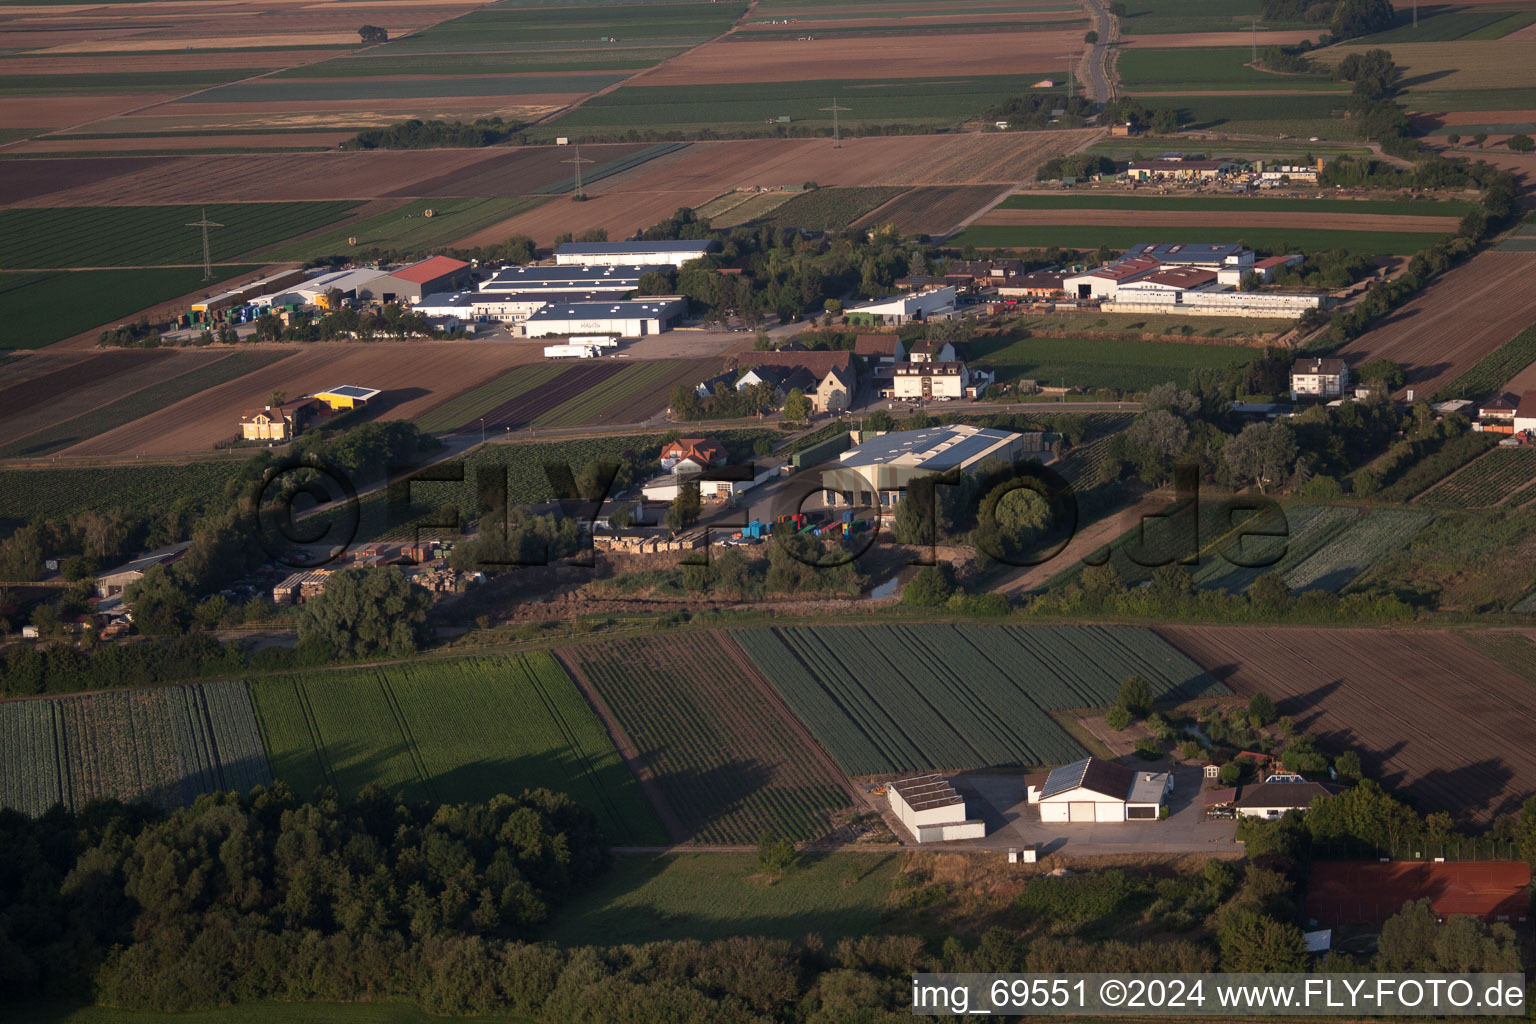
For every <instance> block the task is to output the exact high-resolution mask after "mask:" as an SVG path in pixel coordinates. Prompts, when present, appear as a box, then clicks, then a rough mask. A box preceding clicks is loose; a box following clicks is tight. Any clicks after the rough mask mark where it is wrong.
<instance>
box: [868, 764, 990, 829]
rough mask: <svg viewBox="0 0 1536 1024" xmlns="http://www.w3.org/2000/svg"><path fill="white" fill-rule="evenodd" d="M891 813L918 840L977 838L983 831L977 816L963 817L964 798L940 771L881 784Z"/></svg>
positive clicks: (964, 815) (984, 826)
mask: <svg viewBox="0 0 1536 1024" xmlns="http://www.w3.org/2000/svg"><path fill="white" fill-rule="evenodd" d="M885 791H886V794H887V796H888V798H889V799H890V802H891V813H892V814H894V815H895V816H896V820H897V821H899V822H901V824H902V825H903V826H904V827H905V828H906V830H907V831H908V832H910V833H912V835H913V837H914V838H915V839H916V840H917V841H918V842H919V843H940V842H945V841H947V840H950V839H981V838H983V837H984V836H986V834H987V826H986V823H985V822H983V821H982V820H981V819H980V818H967V817H966V810H965V798H964V797H962V796H961V795H960V794H959V793H957V792H956V791H955V787H954V786H952V785H950V783H949V780H948V779H946V778H944V776H942V775H938V774H933V775H917V776H914V777H913V778H910V779H901V780H899V781H897V782H892V783H890V784H889V785H888V786H886V787H885Z"/></svg>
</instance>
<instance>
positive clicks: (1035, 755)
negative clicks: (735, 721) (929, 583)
mask: <svg viewBox="0 0 1536 1024" xmlns="http://www.w3.org/2000/svg"><path fill="white" fill-rule="evenodd" d="M734 636H735V637H736V639H737V641H738V642H739V643H740V644H741V646H742V649H743V650H745V651H746V652H747V654H748V656H749V657H751V659H752V660H753V662H754V663H756V665H757V666H758V668H759V669H760V670H761V671H762V672H763V674H764V675H765V676H766V677H767V678H768V680H769V682H771V683H772V684H773V685H774V687H775V688H777V689H778V691H779V692H780V694H782V695H783V697H784V700H785V702H786V703H788V704H789V706H790V707H791V708H793V709H794V711H795V713H796V714H798V715H799V716H800V719H801V721H803V722H805V723H806V725H807V726H809V728H810V729H811V731H812V733H814V734H815V736H816V738H817V739H818V740H820V741H821V744H822V746H823V747H825V748H826V749H827V751H828V752H829V753H831V755H832V756H833V757H834V758H836V759H837V762H838V764H839V765H840V766H841V767H842V769H843V770H844V771H845V772H847V773H848V774H850V775H877V774H884V773H888V772H906V771H917V770H923V769H945V770H952V769H964V768H978V767H983V766H996V765H1029V766H1034V765H1053V764H1060V763H1063V762H1067V761H1071V760H1074V759H1076V758H1078V757H1081V756H1082V754H1083V749H1082V747H1080V746H1079V745H1078V743H1077V741H1076V740H1074V739H1073V738H1072V737H1071V736H1069V735H1068V734H1067V733H1066V732H1064V731H1063V730H1062V729H1061V728H1060V726H1058V725H1057V724H1056V722H1055V721H1054V719H1052V717H1051V715H1050V712H1051V711H1052V710H1059V709H1065V708H1079V707H1102V706H1106V705H1108V704H1112V703H1114V701H1115V699H1116V697H1117V695H1118V693H1119V687H1120V683H1121V682H1122V681H1123V680H1124V679H1125V678H1126V677H1127V676H1130V675H1141V676H1143V677H1144V678H1145V679H1146V680H1147V682H1148V685H1149V686H1150V687H1151V689H1152V692H1153V695H1154V696H1155V697H1157V698H1159V699H1165V700H1171V701H1183V700H1188V699H1191V698H1193V697H1199V696H1211V695H1215V694H1220V693H1224V692H1226V691H1225V688H1224V687H1223V686H1222V685H1221V684H1220V683H1218V682H1216V681H1215V680H1214V679H1212V678H1211V677H1210V676H1208V675H1206V674H1205V673H1204V672H1203V671H1201V670H1199V668H1198V667H1197V666H1195V665H1194V664H1192V663H1191V662H1189V661H1188V660H1187V659H1186V658H1183V657H1181V656H1179V655H1178V654H1176V652H1174V651H1172V650H1171V649H1169V648H1168V647H1167V645H1166V644H1164V643H1162V642H1161V641H1160V640H1158V638H1157V637H1156V636H1155V635H1154V634H1152V633H1149V632H1147V631H1144V630H1139V629H1130V628H1123V627H1100V626H1086V627H1049V626H1042V627H1034V628H1016V627H1004V626H943V625H933V626H928V625H921V626H874V627H859V626H847V627H828V628H820V629H818V628H804V627H800V628H783V629H748V630H741V631H739V632H736V633H735V634H734Z"/></svg>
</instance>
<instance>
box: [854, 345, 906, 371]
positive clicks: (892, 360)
mask: <svg viewBox="0 0 1536 1024" xmlns="http://www.w3.org/2000/svg"><path fill="white" fill-rule="evenodd" d="M853 354H854V355H856V356H861V357H862V358H863V359H864V362H865V363H867V364H868V365H869V368H870V371H871V372H872V373H874V374H875V375H876V376H877V377H879V376H886V377H888V376H890V373H891V367H892V366H894V365H896V364H897V363H899V362H901V361H902V359H904V358H905V357H906V349H904V348H903V347H902V344H901V338H899V337H897V336H896V335H894V334H861V335H859V336H858V337H857V338H855V339H854V341H853Z"/></svg>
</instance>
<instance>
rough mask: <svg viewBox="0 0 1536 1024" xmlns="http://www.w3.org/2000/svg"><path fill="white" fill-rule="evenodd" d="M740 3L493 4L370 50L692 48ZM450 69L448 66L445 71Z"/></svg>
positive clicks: (721, 27)
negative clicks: (616, 45)
mask: <svg viewBox="0 0 1536 1024" xmlns="http://www.w3.org/2000/svg"><path fill="white" fill-rule="evenodd" d="M745 9H746V5H745V4H744V3H740V2H735V3H718V4H717V3H668V4H649V5H623V6H620V5H600V6H595V7H587V6H585V5H584V6H582V7H581V8H580V9H579V10H576V9H572V8H570V7H550V8H548V9H529V8H526V7H503V6H502V5H501V4H493V5H491V6H489V7H484V8H481V9H480V10H477V11H471V12H470V13H468V14H465V15H462V16H460V17H458V18H454V19H453V20H451V21H445V22H442V23H440V24H437V25H433V26H431V27H430V28H426V29H423V30H421V31H420V32H416V33H413V34H411V35H409V36H406V37H405V38H403V39H397V40H395V41H393V42H389V43H386V44H384V45H383V46H380V47H377V48H374V49H372V50H370V51H369V52H370V54H371V55H377V56H381V57H391V56H395V55H397V54H411V53H430V52H453V53H459V52H463V51H471V52H472V51H484V50H495V49H500V48H503V47H505V46H506V45H508V44H516V45H526V44H530V43H567V44H569V43H580V44H583V45H582V47H581V49H582V50H583V52H584V53H586V54H587V55H589V56H590V55H591V54H592V53H594V52H597V53H600V52H603V51H604V48H605V47H606V46H608V45H610V44H609V43H605V42H603V39H604V37H607V38H608V39H610V40H620V41H622V42H623V43H624V44H630V45H633V44H634V43H636V42H644V43H646V44H649V45H653V46H662V45H677V46H692V45H697V44H699V43H703V42H706V41H708V40H709V39H712V38H713V37H715V36H717V35H719V34H720V33H722V32H724V31H725V30H726V29H728V28H730V27H731V23H732V22H734V21H735V20H736V19H737V18H738V17H740V15H741V13H742V12H743V11H744V10H745ZM450 70H451V68H450Z"/></svg>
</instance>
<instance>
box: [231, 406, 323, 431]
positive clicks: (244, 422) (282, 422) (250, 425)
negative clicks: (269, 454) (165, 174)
mask: <svg viewBox="0 0 1536 1024" xmlns="http://www.w3.org/2000/svg"><path fill="white" fill-rule="evenodd" d="M319 411H320V403H319V402H316V401H315V400H314V399H313V398H304V399H300V400H299V401H297V402H288V403H285V404H283V405H268V406H264V407H262V408H260V409H255V410H253V411H251V412H248V413H246V414H245V415H243V416H241V417H240V436H241V437H242V438H243V439H244V440H247V441H292V440H293V438H294V435H296V434H298V432H299V431H301V430H303V429H304V424H305V423H306V422H308V420H309V418H310V417H311V416H314V415H315V414H317V413H318V412H319Z"/></svg>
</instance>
